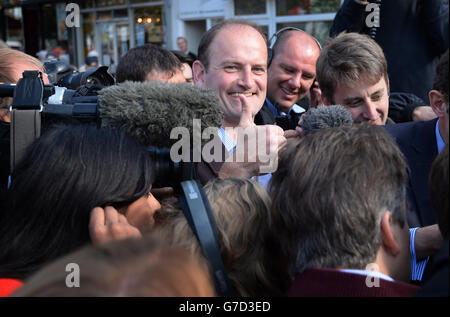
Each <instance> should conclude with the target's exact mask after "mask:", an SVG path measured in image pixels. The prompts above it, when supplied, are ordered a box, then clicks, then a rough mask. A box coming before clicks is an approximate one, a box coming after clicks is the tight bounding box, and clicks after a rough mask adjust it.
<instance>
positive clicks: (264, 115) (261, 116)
mask: <svg viewBox="0 0 450 317" xmlns="http://www.w3.org/2000/svg"><path fill="white" fill-rule="evenodd" d="M255 124H256V125H265V124H275V116H274V115H273V113H272V111H270V109H269V106H268V105H267V101H264V104H263V106H262V108H261V110H259V112H258V113H257V114H256V115H255Z"/></svg>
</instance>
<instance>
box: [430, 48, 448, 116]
mask: <svg viewBox="0 0 450 317" xmlns="http://www.w3.org/2000/svg"><path fill="white" fill-rule="evenodd" d="M448 88H449V83H448V50H447V51H446V52H445V53H444V55H442V56H441V58H440V59H439V63H438V65H437V66H436V75H435V76H434V83H433V89H435V90H438V91H439V92H441V93H442V94H443V95H444V100H445V102H446V103H447V109H448Z"/></svg>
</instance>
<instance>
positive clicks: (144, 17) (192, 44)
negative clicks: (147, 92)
mask: <svg viewBox="0 0 450 317" xmlns="http://www.w3.org/2000/svg"><path fill="white" fill-rule="evenodd" d="M71 2H74V3H77V4H78V6H79V9H80V11H79V22H80V25H79V27H68V26H67V22H66V18H67V15H68V13H69V12H66V8H67V7H66V5H67V3H69V1H67V2H62V1H58V0H54V1H52V0H34V1H33V0H6V1H0V38H2V39H3V40H5V41H8V43H9V44H14V45H15V46H19V47H20V48H21V49H23V50H24V51H26V52H27V53H29V54H32V55H35V54H36V53H37V52H38V51H40V50H53V49H54V48H55V47H57V48H58V47H59V46H62V49H64V50H67V51H68V54H69V55H70V62H71V63H72V64H74V65H76V66H81V65H83V64H84V60H85V58H86V57H87V55H88V54H89V53H91V54H98V56H99V61H100V63H101V64H103V65H107V66H108V65H112V64H114V63H117V61H118V60H119V59H120V57H121V56H122V55H123V54H125V53H126V52H127V51H128V50H129V49H130V48H132V47H135V46H139V45H143V44H147V43H152V44H156V45H161V46H163V47H165V48H167V49H177V44H176V39H177V37H178V36H183V37H185V38H186V39H187V40H188V45H189V50H190V51H192V52H194V53H196V52H197V47H198V43H199V41H200V38H201V36H202V34H203V33H204V32H205V31H207V30H208V29H209V28H211V27H212V26H213V25H214V24H216V23H218V22H220V21H222V20H224V19H229V18H237V19H246V20H250V21H253V22H255V23H257V24H259V25H261V26H262V28H263V30H264V31H265V32H266V33H267V35H268V37H270V36H271V35H272V34H274V33H275V32H276V31H277V30H280V29H281V28H283V27H286V26H293V27H297V28H300V29H303V30H305V31H306V32H308V33H310V34H312V35H314V36H315V37H316V38H317V39H318V40H319V41H323V40H324V39H325V38H326V37H327V36H328V30H329V28H330V26H331V23H332V21H333V19H334V16H335V14H336V11H337V10H338V8H339V6H340V5H341V3H342V0H84V1H83V0H81V1H77V0H74V1H71ZM94 51H95V52H94Z"/></svg>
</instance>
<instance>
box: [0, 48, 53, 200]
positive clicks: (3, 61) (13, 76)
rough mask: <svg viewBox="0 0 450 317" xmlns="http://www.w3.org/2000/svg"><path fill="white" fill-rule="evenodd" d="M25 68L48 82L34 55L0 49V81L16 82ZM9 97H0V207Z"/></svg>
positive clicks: (7, 159)
mask: <svg viewBox="0 0 450 317" xmlns="http://www.w3.org/2000/svg"><path fill="white" fill-rule="evenodd" d="M26 70H39V71H41V72H42V73H43V79H44V84H49V80H48V77H47V75H46V74H45V70H44V65H43V64H42V63H41V62H40V61H39V60H38V59H37V58H35V57H33V56H30V55H27V54H25V53H22V52H20V51H17V50H13V49H1V50H0V83H12V84H14V83H17V82H18V81H19V79H20V78H22V73H23V72H24V71H26ZM11 103H12V98H11V97H5V98H1V97H0V164H1V165H0V208H1V207H2V206H3V203H4V201H5V194H6V190H7V188H8V176H9V171H10V169H9V164H10V163H9V162H10V143H9V140H10V124H9V123H10V122H11V118H10V112H9V106H10V105H11Z"/></svg>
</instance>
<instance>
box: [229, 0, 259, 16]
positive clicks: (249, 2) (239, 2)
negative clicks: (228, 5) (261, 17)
mask: <svg viewBox="0 0 450 317" xmlns="http://www.w3.org/2000/svg"><path fill="white" fill-rule="evenodd" d="M253 14H266V0H234V15H253Z"/></svg>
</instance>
